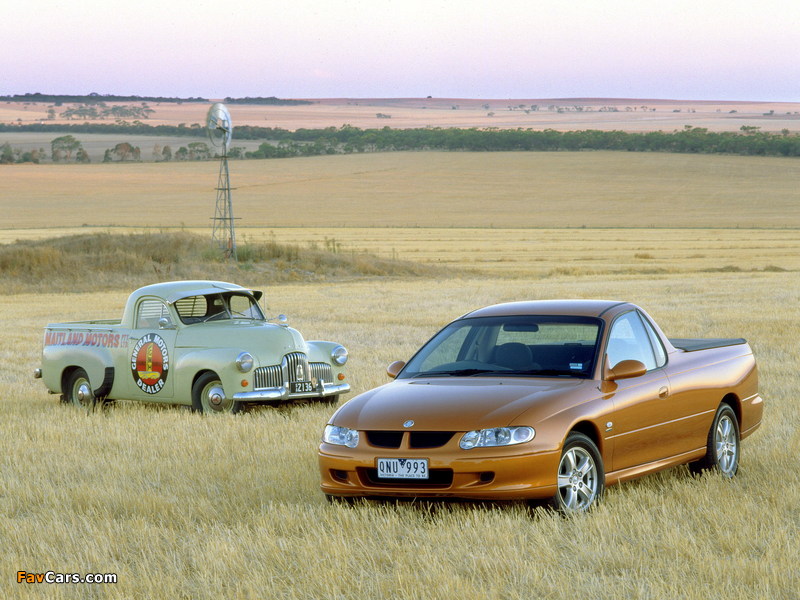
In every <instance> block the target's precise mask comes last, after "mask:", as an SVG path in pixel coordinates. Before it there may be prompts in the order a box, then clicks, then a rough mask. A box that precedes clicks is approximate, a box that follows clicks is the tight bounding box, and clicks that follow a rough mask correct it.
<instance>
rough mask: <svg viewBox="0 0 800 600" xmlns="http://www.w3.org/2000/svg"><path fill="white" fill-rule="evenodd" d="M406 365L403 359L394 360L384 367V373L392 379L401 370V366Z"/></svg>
mask: <svg viewBox="0 0 800 600" xmlns="http://www.w3.org/2000/svg"><path fill="white" fill-rule="evenodd" d="M405 366H406V362H405V361H404V360H396V361H394V362H393V363H392V364H390V365H389V366H388V367H386V374H387V375H388V376H389V378H390V379H394V378H395V377H397V375H398V374H399V373H400V371H402V370H403V367H405Z"/></svg>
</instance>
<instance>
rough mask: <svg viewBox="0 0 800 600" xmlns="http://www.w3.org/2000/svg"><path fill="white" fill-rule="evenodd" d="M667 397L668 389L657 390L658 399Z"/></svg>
mask: <svg viewBox="0 0 800 600" xmlns="http://www.w3.org/2000/svg"><path fill="white" fill-rule="evenodd" d="M667 396H669V388H668V387H667V386H663V387H662V388H661V389H660V390H658V397H659V398H666V397H667Z"/></svg>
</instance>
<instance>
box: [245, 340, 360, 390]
mask: <svg viewBox="0 0 800 600" xmlns="http://www.w3.org/2000/svg"><path fill="white" fill-rule="evenodd" d="M336 379H337V373H336V371H334V369H333V366H332V365H331V364H329V363H324V362H309V361H308V357H307V356H306V354H305V353H303V352H290V353H289V354H287V355H286V356H284V357H283V360H282V361H281V363H280V364H278V365H267V366H264V367H259V368H257V369H255V370H254V371H253V374H252V382H253V390H252V391H251V390H248V391H241V392H236V393H234V394H233V399H234V400H236V401H237V402H280V401H284V400H303V399H313V398H330V397H332V396H338V395H339V394H344V393H347V392H349V391H350V384H349V383H344V382H342V381H341V380H342V379H344V376H343V374H342V373H341V371H340V372H339V373H338V379H339V382H337V381H336ZM298 382H302V383H303V384H306V383H308V384H309V387H310V388H311V389H310V390H308V391H305V390H304V391H294V392H292V390H293V389H296V385H297V383H298Z"/></svg>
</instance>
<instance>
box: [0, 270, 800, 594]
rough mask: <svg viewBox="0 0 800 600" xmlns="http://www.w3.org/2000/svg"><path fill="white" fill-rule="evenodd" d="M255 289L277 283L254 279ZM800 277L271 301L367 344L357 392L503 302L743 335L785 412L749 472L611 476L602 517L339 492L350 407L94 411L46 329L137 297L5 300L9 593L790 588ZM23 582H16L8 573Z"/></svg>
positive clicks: (795, 517)
mask: <svg viewBox="0 0 800 600" xmlns="http://www.w3.org/2000/svg"><path fill="white" fill-rule="evenodd" d="M243 283H246V284H250V285H253V286H256V287H259V286H263V285H264V284H265V283H267V282H259V281H252V282H250V281H248V282H243ZM798 290H800V281H798V276H797V274H796V273H792V272H785V273H760V274H749V273H748V274H743V273H713V274H702V275H700V274H696V275H694V276H687V275H685V274H684V275H679V276H670V275H661V276H647V277H634V276H630V277H627V278H625V279H621V280H609V279H608V278H606V277H580V278H576V277H568V276H566V277H555V278H550V279H547V280H533V281H528V280H524V279H519V280H512V279H500V280H498V279H491V278H469V279H459V278H453V279H448V280H446V281H435V280H430V279H421V280H389V281H381V282H380V284H379V285H376V282H375V281H351V282H348V283H344V284H342V285H338V286H337V285H326V286H324V287H320V286H318V285H315V284H290V285H285V286H281V287H278V288H272V289H271V290H270V291H269V292H268V293H269V303H270V305H271V307H273V308H274V309H275V310H277V311H281V312H288V313H289V315H290V317H291V321H292V323H293V324H294V325H296V326H297V327H298V328H299V329H300V330H301V331H303V332H304V334H305V335H306V336H307V337H308V338H322V339H334V340H339V341H342V342H344V343H346V344H347V345H348V347H349V348H350V350H351V353H352V359H351V360H352V363H351V364H352V369H351V383H352V385H353V387H354V389H355V391H356V392H359V391H363V390H365V389H368V388H369V387H372V386H374V385H377V384H381V383H383V382H384V381H385V375H384V374H383V368H384V367H385V365H386V364H387V363H388V362H389V361H391V360H393V359H395V358H407V357H408V356H409V355H410V353H412V352H413V351H414V350H415V349H416V348H417V347H418V345H419V344H420V343H421V342H422V341H424V340H425V339H427V338H428V337H429V336H430V335H432V334H433V333H434V332H435V331H436V330H437V329H438V328H439V327H440V326H441V325H443V324H444V323H445V322H446V321H447V320H449V319H452V318H454V317H456V316H458V315H459V314H461V313H463V312H464V311H466V310H468V309H470V308H474V307H477V306H481V305H484V304H489V303H492V302H498V301H505V300H512V299H519V298H544V297H608V298H626V299H631V300H633V301H636V302H638V303H640V304H641V305H642V306H643V307H645V308H646V309H647V310H648V311H649V312H650V313H651V314H652V315H653V316H654V317H655V318H656V319H657V320H658V321H659V323H660V324H661V325H662V327H663V328H664V329H665V331H667V332H668V334H669V335H674V336H744V337H746V338H748V339H749V340H750V342H751V344H752V345H753V347H754V348H755V350H756V354H757V357H758V359H759V363H760V366H761V371H760V373H761V387H762V392H763V394H764V397H765V398H766V402H767V405H766V421H765V423H764V426H763V427H762V428H761V430H759V431H758V433H756V434H755V435H754V436H753V437H751V438H750V439H748V440H746V441H745V443H744V446H743V457H742V467H741V471H740V474H739V476H738V477H737V478H736V479H735V480H734V481H732V482H728V481H723V480H721V479H719V478H716V477H710V476H706V477H703V478H701V479H693V478H691V477H690V476H689V474H688V471H687V470H686V469H685V468H678V469H671V470H669V471H666V472H663V473H660V474H657V475H654V476H651V477H647V478H644V479H642V480H639V481H636V482H631V483H627V484H623V485H621V486H617V487H615V488H611V489H609V491H608V494H607V496H606V498H605V501H604V502H603V503H602V504H601V505H600V506H599V507H598V509H597V510H596V511H594V512H593V513H592V514H590V515H587V516H584V517H579V518H575V519H561V518H559V517H557V516H555V515H553V514H551V513H549V512H542V511H537V512H536V513H535V514H531V513H530V512H529V511H528V510H527V509H525V508H524V507H522V506H514V505H512V506H490V507H480V506H474V505H461V504H457V503H445V504H434V505H432V506H431V505H427V504H422V505H414V504H411V505H409V504H401V505H398V506H395V505H393V504H376V503H367V504H365V505H363V506H356V507H354V508H343V507H340V506H331V505H328V504H327V503H326V502H325V501H324V499H323V497H322V495H321V493H320V492H319V490H318V479H317V472H316V469H317V467H316V458H315V448H316V444H317V442H318V438H319V434H320V431H321V428H322V426H323V425H324V423H325V422H326V420H327V418H328V416H329V414H330V412H331V409H330V408H327V407H320V406H301V407H294V408H286V409H280V410H275V409H267V410H257V411H253V412H251V413H250V414H248V415H245V416H243V417H241V418H222V419H209V418H203V417H200V416H198V415H194V414H191V413H190V412H188V411H186V410H182V409H174V408H169V409H158V408H157V407H152V406H142V405H135V404H127V403H120V404H119V405H118V406H117V407H115V408H112V409H111V410H108V411H104V412H99V413H94V414H90V415H87V414H84V413H82V412H80V411H76V410H72V409H71V408H70V407H65V406H61V405H59V404H58V402H57V399H55V398H53V397H50V396H48V395H47V394H45V393H44V391H43V390H42V388H41V385H40V383H39V382H36V381H34V380H32V379H31V378H30V372H31V370H32V369H33V368H34V367H35V366H36V365H37V364H38V354H39V344H40V335H41V327H42V325H43V324H44V323H45V322H47V321H50V320H62V319H73V318H86V317H93V316H109V317H111V316H114V315H115V314H117V312H118V310H119V308H120V307H121V306H122V303H123V302H124V300H125V297H126V295H127V292H124V291H119V292H106V293H88V294H64V295H62V294H52V295H32V294H30V295H27V294H22V295H16V296H2V297H0V304H1V305H2V311H0V315H1V316H0V320H1V321H2V322H0V327H2V329H3V331H5V332H6V344H5V347H4V349H3V350H2V351H1V352H0V356H2V359H3V361H4V364H6V365H13V368H11V369H5V370H4V371H3V374H2V376H0V377H2V383H3V388H4V389H5V390H7V393H6V395H5V397H4V398H2V400H0V402H1V403H2V409H3V410H2V413H3V415H4V418H3V424H2V428H3V436H2V438H0V464H1V465H2V473H3V484H4V485H3V489H2V491H0V511H2V514H4V515H5V516H6V519H4V520H3V521H2V522H1V523H0V544H1V545H2V547H3V548H4V553H5V558H4V561H3V562H4V564H5V570H6V571H7V572H6V573H5V574H2V581H3V583H2V584H1V585H0V589H2V594H3V596H5V597H57V598H58V597H63V598H75V597H81V598H85V597H111V598H127V597H177V598H180V597H183V598H217V597H242V598H248V597H249V598H264V597H275V598H345V599H350V598H353V599H355V598H377V597H390V598H423V597H424V598H451V597H453V596H454V595H456V594H458V595H465V596H470V597H472V596H477V595H480V596H481V597H486V598H498V599H499V598H530V597H537V596H539V597H553V598H567V597H573V596H574V595H575V594H576V593H579V594H581V595H584V596H587V597H592V598H618V597H621V596H625V597H633V598H666V597H680V598H692V599H693V598H697V599H700V598H703V599H705V598H714V597H728V598H754V597H756V598H773V597H782V598H793V597H795V598H796V597H797V591H796V590H797V584H798V583H799V582H798V573H797V569H796V564H797V561H798V559H800V551H798V547H797V544H796V540H794V539H793V538H794V532H795V531H796V530H797V527H798V525H800V512H799V511H798V508H797V507H798V506H800V492H798V490H800V481H799V480H798V479H799V477H798V474H797V470H796V469H794V466H793V464H794V462H795V461H794V460H793V458H792V452H791V450H790V449H791V448H796V447H798V445H800V437H799V436H798V433H797V428H796V423H797V418H796V416H795V412H796V411H794V410H793V407H794V399H795V398H797V396H798V391H800V390H799V389H798V388H800V385H799V383H800V378H798V376H797V375H796V373H795V370H794V368H793V365H794V363H795V360H796V349H797V342H796V340H797V339H798V335H800V326H798V323H800V308H798V307H799V306H800V302H798V300H800V298H798V296H799V295H800V293H799V292H798ZM18 569H22V570H27V571H31V572H34V571H39V572H41V571H44V570H48V569H53V570H55V571H62V572H89V571H91V572H117V573H119V577H120V582H119V583H118V584H116V585H113V586H111V585H106V586H97V587H89V586H72V587H66V586H64V587H61V586H23V585H18V584H16V583H13V581H15V579H14V576H15V574H16V571H17V570H18ZM6 584H8V585H6Z"/></svg>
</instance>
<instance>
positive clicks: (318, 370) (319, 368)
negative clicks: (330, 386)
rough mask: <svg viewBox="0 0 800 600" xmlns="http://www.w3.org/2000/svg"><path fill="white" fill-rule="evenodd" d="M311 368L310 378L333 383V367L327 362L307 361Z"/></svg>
mask: <svg viewBox="0 0 800 600" xmlns="http://www.w3.org/2000/svg"><path fill="white" fill-rule="evenodd" d="M308 366H309V367H310V368H311V380H312V381H313V380H314V379H316V380H317V381H324V382H325V383H333V369H332V368H331V366H330V365H329V364H327V363H308Z"/></svg>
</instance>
